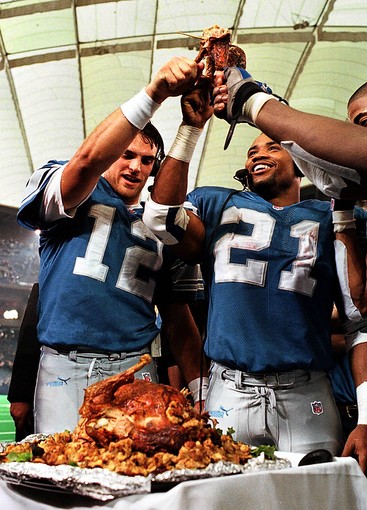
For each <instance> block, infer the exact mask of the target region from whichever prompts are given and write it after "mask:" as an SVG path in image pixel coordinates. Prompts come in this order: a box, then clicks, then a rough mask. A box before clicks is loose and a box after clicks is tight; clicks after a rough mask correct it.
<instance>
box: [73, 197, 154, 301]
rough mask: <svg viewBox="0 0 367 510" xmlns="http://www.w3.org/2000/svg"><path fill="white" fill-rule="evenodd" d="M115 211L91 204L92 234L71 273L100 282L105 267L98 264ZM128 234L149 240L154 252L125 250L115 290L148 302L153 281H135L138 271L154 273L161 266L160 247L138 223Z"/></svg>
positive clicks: (108, 235) (131, 248)
mask: <svg viewBox="0 0 367 510" xmlns="http://www.w3.org/2000/svg"><path fill="white" fill-rule="evenodd" d="M115 210H116V209H115V208H114V207H109V206H107V205H103V204H95V205H93V206H92V207H91V208H90V211H89V216H91V217H92V218H95V220H96V221H95V223H94V226H93V230H92V233H91V235H90V238H89V241H88V246H87V249H86V252H85V256H84V257H77V258H76V261H75V264H74V270H73V273H74V274H78V275H82V276H88V277H89V278H94V279H95V280H99V281H102V282H104V281H105V280H106V277H107V273H108V270H109V267H108V266H107V265H105V264H103V263H102V260H103V257H104V254H105V251H106V247H107V244H108V241H109V238H110V235H111V230H112V224H113V219H114V216H115ZM131 233H132V234H133V235H134V236H136V237H138V238H140V239H143V240H146V239H151V240H153V241H155V242H156V252H155V251H153V250H149V249H148V248H142V247H141V246H130V247H129V248H127V249H126V252H125V256H124V259H123V261H122V265H121V269H120V272H119V276H118V278H117V282H116V287H117V288H119V289H122V290H125V291H127V292H130V293H131V294H135V295H137V296H141V297H143V298H144V299H145V300H147V301H149V302H151V301H152V300H153V294H154V289H155V283H156V282H155V280H154V279H153V278H149V279H148V280H144V279H142V278H139V270H140V269H141V268H142V267H146V268H148V269H150V270H152V271H158V270H159V269H160V268H161V266H162V263H163V254H162V251H163V244H162V243H160V242H158V241H157V238H156V237H155V236H154V234H153V233H152V232H150V230H148V229H147V228H146V226H145V225H144V223H143V222H142V221H141V220H137V221H135V222H134V223H132V224H131Z"/></svg>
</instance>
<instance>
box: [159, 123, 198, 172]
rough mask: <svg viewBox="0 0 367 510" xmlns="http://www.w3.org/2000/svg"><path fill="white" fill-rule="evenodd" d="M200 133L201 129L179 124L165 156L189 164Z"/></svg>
mask: <svg viewBox="0 0 367 510" xmlns="http://www.w3.org/2000/svg"><path fill="white" fill-rule="evenodd" d="M202 131H203V130H202V129H201V128H197V127H195V126H188V125H187V124H181V125H180V127H179V128H178V131H177V135H176V138H175V140H174V142H173V144H172V147H171V148H170V150H169V152H168V154H167V156H170V157H171V158H175V159H178V160H179V161H184V162H185V163H190V161H191V158H192V155H193V154H194V150H195V147H196V144H197V141H198V140H199V137H200V135H201V133H202Z"/></svg>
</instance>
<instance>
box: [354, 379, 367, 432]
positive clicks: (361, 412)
mask: <svg viewBox="0 0 367 510" xmlns="http://www.w3.org/2000/svg"><path fill="white" fill-rule="evenodd" d="M356 392H357V405H358V422H357V425H367V381H364V382H363V383H362V384H360V385H359V386H357V389H356Z"/></svg>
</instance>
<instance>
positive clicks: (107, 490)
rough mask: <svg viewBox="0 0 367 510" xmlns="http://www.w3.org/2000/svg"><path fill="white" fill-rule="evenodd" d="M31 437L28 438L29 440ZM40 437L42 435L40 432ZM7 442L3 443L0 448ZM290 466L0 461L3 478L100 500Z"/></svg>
mask: <svg viewBox="0 0 367 510" xmlns="http://www.w3.org/2000/svg"><path fill="white" fill-rule="evenodd" d="M30 439H31V438H30V437H28V438H26V440H27V441H29V440H30ZM37 439H38V440H39V439H40V437H39V436H37ZM5 446H6V445H4V444H3V445H1V443H0V451H1V450H2V449H3V448H4V447H5ZM288 467H291V462H290V461H289V460H287V459H283V458H279V459H276V460H267V459H265V457H264V455H263V454H262V455H260V456H259V457H256V458H253V459H249V461H248V462H247V463H246V464H245V465H239V464H233V463H230V462H217V463H215V464H209V466H207V467H206V468H205V469H180V470H171V471H165V472H164V473H160V474H157V475H149V476H125V475H120V474H117V473H114V472H112V471H109V470H107V469H102V468H93V469H82V468H78V467H74V466H68V465H61V466H48V465H46V464H38V463H32V462H7V463H3V464H0V479H2V480H5V481H6V482H9V483H13V484H17V485H23V486H27V487H31V488H35V489H40V490H48V491H53V492H60V491H61V492H67V493H72V494H78V495H80V496H87V497H90V498H93V499H97V500H100V501H108V500H111V499H115V498H119V497H123V496H129V495H132V494H148V493H150V492H161V491H165V490H169V489H170V488H171V487H173V486H174V485H177V484H178V483H181V482H184V481H187V480H196V479H202V478H213V477H218V476H228V475H234V474H239V473H252V472H255V471H256V472H257V471H263V470H269V469H271V470H274V469H284V468H288Z"/></svg>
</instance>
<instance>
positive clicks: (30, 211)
mask: <svg viewBox="0 0 367 510" xmlns="http://www.w3.org/2000/svg"><path fill="white" fill-rule="evenodd" d="M196 73H197V66H196V64H195V63H193V64H191V63H188V64H186V63H185V65H183V66H181V61H180V60H179V59H176V60H175V59H173V61H171V62H170V63H169V64H167V65H165V66H163V67H162V69H161V70H160V71H159V72H158V73H157V75H156V76H155V77H154V78H153V79H152V81H151V82H150V83H149V85H148V86H147V87H146V88H145V89H143V90H142V91H141V92H139V93H138V94H137V95H136V96H134V97H133V98H132V99H130V100H129V101H127V102H126V103H124V104H123V105H122V106H121V108H118V109H117V110H116V111H115V112H113V113H112V114H111V115H110V116H109V117H107V118H106V119H105V120H104V121H103V122H102V123H101V124H100V125H99V126H98V127H97V128H96V129H95V130H94V131H93V132H92V133H91V134H90V135H89V136H88V137H87V138H86V140H85V141H84V142H83V143H82V145H81V147H80V148H79V149H78V150H77V152H76V154H75V155H74V156H73V157H72V158H71V159H70V161H50V162H48V163H47V164H46V165H45V166H44V167H42V168H41V169H40V170H38V171H36V172H35V173H34V174H33V176H32V177H31V179H30V180H29V183H28V185H27V188H26V194H25V197H24V199H23V201H22V204H21V206H20V209H19V211H18V221H19V223H20V224H21V225H22V226H24V227H26V228H30V229H39V230H40V274H39V309H38V312H39V321H38V328H37V334H38V340H39V342H40V343H41V345H42V352H41V358H40V364H39V371H38V377H37V385H36V390H35V412H34V422H35V432H41V433H53V432H57V431H63V430H65V429H69V430H73V429H74V427H75V426H76V424H77V421H78V416H79V415H78V410H79V407H80V405H81V403H82V400H83V397H84V389H85V388H86V386H87V385H90V384H92V383H94V382H96V381H98V380H101V379H104V378H106V377H108V376H110V375H113V374H115V373H119V372H121V371H123V370H125V369H127V368H128V367H130V366H132V365H134V364H135V363H136V362H137V360H138V359H139V358H140V356H141V354H142V353H145V352H148V351H149V350H150V345H151V343H152V341H153V340H154V339H155V338H156V337H157V334H158V328H157V326H156V306H158V309H159V313H160V315H161V317H162V320H163V322H164V323H166V326H167V327H166V331H168V332H169V333H168V334H169V337H170V339H171V340H172V341H171V345H170V347H171V349H172V352H173V354H174V355H176V356H177V361H178V363H179V365H180V368H181V370H182V372H183V374H184V377H185V379H186V381H187V382H188V385H189V389H190V390H191V391H192V393H193V394H194V396H195V397H198V395H199V393H198V391H197V387H198V382H197V381H198V380H200V375H201V367H200V366H199V363H200V344H201V338H200V335H199V332H198V330H197V328H196V325H195V323H194V321H193V318H192V315H191V314H190V312H189V309H188V306H187V305H184V304H182V303H179V302H175V300H174V299H173V297H174V296H173V293H172V291H171V285H170V279H171V277H170V271H171V266H172V264H173V262H174V258H173V257H172V255H171V254H170V253H168V251H167V249H166V248H165V247H164V246H163V244H162V243H161V242H159V241H158V239H157V238H156V237H155V236H154V235H153V234H152V233H151V232H150V231H149V230H148V228H147V227H146V226H145V225H144V224H143V223H142V221H141V216H142V211H143V208H142V206H141V205H140V203H139V198H140V193H141V191H142V189H143V187H144V185H145V183H146V181H147V179H148V177H149V175H150V174H151V172H152V170H154V168H155V169H157V166H158V165H159V163H160V158H161V157H162V153H163V144H162V140H161V137H160V134H159V133H158V131H157V130H156V128H154V127H153V125H152V124H151V123H150V122H149V119H150V118H151V116H152V115H153V113H154V111H155V110H156V109H157V108H158V107H159V105H160V104H161V103H162V101H163V100H164V99H166V98H167V97H169V96H174V95H177V94H180V93H181V89H182V88H186V87H187V86H188V85H189V86H190V85H192V83H193V82H194V80H195V79H196ZM192 277H193V276H192ZM186 281H190V280H188V279H186ZM190 283H192V282H191V281H190ZM176 290H177V293H179V294H180V295H181V292H182V290H184V289H182V288H180V286H179V285H178V286H177V285H176ZM175 340H177V341H175ZM137 377H140V378H144V379H147V380H151V381H153V382H156V381H157V374H156V366H155V364H154V363H151V364H150V365H147V366H145V367H144V368H143V370H142V371H140V372H139V373H138V374H137ZM202 395H203V394H202V393H201V396H202ZM196 400H197V398H196Z"/></svg>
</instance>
